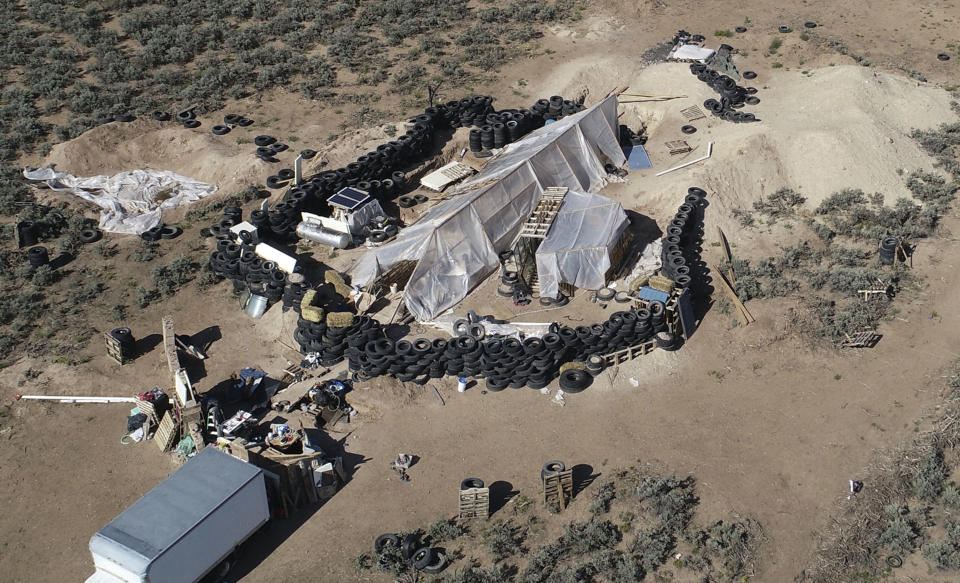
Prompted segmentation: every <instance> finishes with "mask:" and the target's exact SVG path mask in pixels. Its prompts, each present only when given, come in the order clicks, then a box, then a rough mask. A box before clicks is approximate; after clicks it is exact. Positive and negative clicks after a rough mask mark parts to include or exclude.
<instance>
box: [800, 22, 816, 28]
mask: <svg viewBox="0 0 960 583" xmlns="http://www.w3.org/2000/svg"><path fill="white" fill-rule="evenodd" d="M803 26H804V28H817V23H816V22H814V21H812V20H808V21H806V22H804V23H803Z"/></svg>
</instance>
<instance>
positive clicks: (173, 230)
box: [160, 225, 183, 239]
mask: <svg viewBox="0 0 960 583" xmlns="http://www.w3.org/2000/svg"><path fill="white" fill-rule="evenodd" d="M182 233H183V229H181V228H180V227H177V226H176V225H164V226H163V228H162V229H160V238H161V239H176V238H177V237H179V236H180V235H181V234H182Z"/></svg>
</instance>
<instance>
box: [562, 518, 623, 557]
mask: <svg viewBox="0 0 960 583" xmlns="http://www.w3.org/2000/svg"><path fill="white" fill-rule="evenodd" d="M621 536H622V534H621V532H620V529H619V528H617V526H616V525H615V524H613V523H612V522H610V521H609V520H599V521H598V520H588V521H586V522H571V523H569V524H567V526H566V528H565V529H564V532H563V539H562V541H563V544H564V546H566V547H567V548H570V549H571V550H572V551H573V552H575V553H577V554H586V553H590V552H593V551H597V550H600V549H605V548H607V549H609V548H613V547H614V546H615V545H616V544H617V543H618V542H620V538H621Z"/></svg>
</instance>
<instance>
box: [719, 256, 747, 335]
mask: <svg viewBox="0 0 960 583" xmlns="http://www.w3.org/2000/svg"><path fill="white" fill-rule="evenodd" d="M710 271H712V272H713V273H715V274H716V276H717V277H716V281H717V283H719V284H720V287H721V288H723V291H725V292H727V296H728V297H729V298H730V300H731V301H732V302H733V304H734V305H735V306H736V307H737V308H738V310H739V315H740V321H742V322H743V323H744V325H748V324H751V323H752V322H756V318H754V317H753V314H751V313H750V311H749V310H747V307H746V306H744V305H743V302H741V301H740V298H739V297H737V293H736V292H735V291H733V287H731V286H730V283H729V282H727V277H726V276H725V275H724V274H723V272H721V271H720V270H719V269H717V266H715V265H711V266H710Z"/></svg>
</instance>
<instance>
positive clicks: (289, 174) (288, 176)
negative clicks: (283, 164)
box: [277, 168, 296, 181]
mask: <svg viewBox="0 0 960 583" xmlns="http://www.w3.org/2000/svg"><path fill="white" fill-rule="evenodd" d="M295 176H296V173H295V172H294V171H293V170H291V169H289V168H281V169H280V170H277V178H279V179H280V180H288V181H289V180H293V178H294V177H295Z"/></svg>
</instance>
